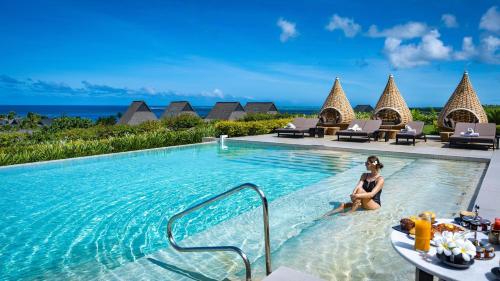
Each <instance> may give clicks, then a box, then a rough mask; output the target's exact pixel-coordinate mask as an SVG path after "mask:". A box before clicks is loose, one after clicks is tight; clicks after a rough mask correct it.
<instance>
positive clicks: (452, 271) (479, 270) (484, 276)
mask: <svg viewBox="0 0 500 281" xmlns="http://www.w3.org/2000/svg"><path fill="white" fill-rule="evenodd" d="M437 221H438V223H449V222H451V221H452V220H449V219H440V220H437ZM477 239H478V240H479V241H483V240H484V239H486V240H488V236H486V235H485V234H484V233H482V232H478V233H477ZM391 243H392V247H393V248H394V250H396V252H397V253H398V254H400V255H401V256H402V257H403V258H404V259H405V260H407V261H408V262H410V263H411V264H413V265H414V266H415V267H416V271H415V280H418V281H421V280H422V281H423V280H432V276H436V277H438V278H440V279H442V280H450V281H455V280H457V281H458V280H495V276H494V275H493V274H492V273H491V269H492V268H494V267H498V266H499V265H498V263H499V261H500V257H499V256H500V246H499V245H495V257H494V258H493V259H491V260H475V262H474V264H473V265H472V266H470V267H469V268H467V269H457V268H454V267H451V266H448V265H445V264H444V263H442V262H441V261H439V259H438V258H437V256H436V248H435V247H432V246H431V250H430V251H429V252H428V253H426V254H421V253H419V252H417V251H415V250H414V249H413V245H414V244H415V240H413V239H411V238H409V237H408V235H407V234H405V233H402V232H400V231H397V230H393V231H392V233H391Z"/></svg>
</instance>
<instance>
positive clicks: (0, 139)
mask: <svg viewBox="0 0 500 281" xmlns="http://www.w3.org/2000/svg"><path fill="white" fill-rule="evenodd" d="M29 137H30V136H29V135H28V134H26V133H18V132H9V133H1V134H0V147H7V146H11V145H16V144H18V143H22V142H25V141H26V140H27V139H29Z"/></svg>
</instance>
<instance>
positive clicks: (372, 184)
mask: <svg viewBox="0 0 500 281" xmlns="http://www.w3.org/2000/svg"><path fill="white" fill-rule="evenodd" d="M365 167H366V170H367V171H368V173H363V174H362V175H361V178H360V179H359V182H358V184H357V185H356V187H355V188H354V190H353V191H352V194H351V202H349V203H341V204H340V206H339V207H338V208H336V209H334V210H331V211H330V212H328V213H326V214H324V215H323V217H326V216H331V215H333V214H336V213H340V212H343V211H344V210H345V209H347V208H351V210H350V212H354V211H356V210H357V209H358V208H359V207H363V209H365V210H376V209H378V208H380V206H381V203H380V194H382V187H384V178H383V177H382V176H381V175H380V170H381V169H382V168H383V167H384V165H383V164H382V163H380V160H379V159H378V157H377V156H370V157H368V159H366V162H365Z"/></svg>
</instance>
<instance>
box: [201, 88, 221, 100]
mask: <svg viewBox="0 0 500 281" xmlns="http://www.w3.org/2000/svg"><path fill="white" fill-rule="evenodd" d="M200 95H201V96H203V97H211V98H221V99H223V98H224V93H223V92H222V91H221V90H220V89H217V88H215V89H213V91H211V92H201V94H200Z"/></svg>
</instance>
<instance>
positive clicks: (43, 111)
mask: <svg viewBox="0 0 500 281" xmlns="http://www.w3.org/2000/svg"><path fill="white" fill-rule="evenodd" d="M193 107H194V109H195V111H196V112H197V113H198V115H200V116H201V117H206V116H207V115H208V112H210V109H212V107H211V106H193ZM127 108H128V106H126V105H0V114H7V113H9V112H11V111H14V112H15V113H16V114H17V115H18V116H26V114H28V112H34V113H38V114H40V115H42V116H46V117H50V118H55V117H60V116H72V117H77V116H78V117H82V118H89V119H92V120H97V118H99V117H107V116H111V115H114V116H116V115H117V114H118V113H122V114H123V113H125V111H126V110H127ZM150 108H151V110H152V111H153V112H154V113H155V114H156V116H158V117H160V116H161V114H162V113H163V111H164V110H165V108H166V107H165V106H150ZM278 110H279V112H281V113H294V114H314V113H318V112H319V110H320V106H281V107H280V106H278Z"/></svg>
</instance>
